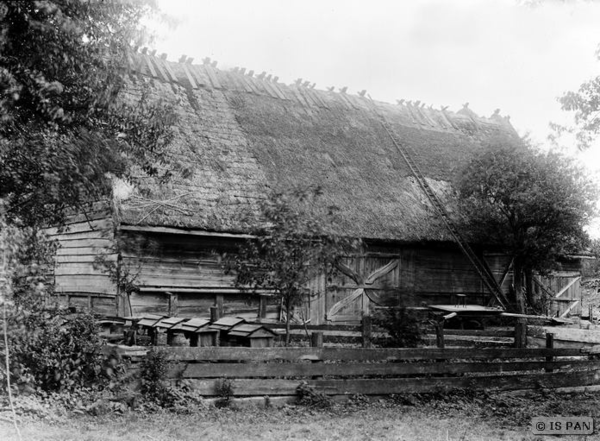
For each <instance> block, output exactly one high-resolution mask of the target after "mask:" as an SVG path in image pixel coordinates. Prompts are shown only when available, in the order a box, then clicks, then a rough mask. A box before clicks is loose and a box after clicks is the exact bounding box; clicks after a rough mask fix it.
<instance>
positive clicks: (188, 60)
mask: <svg viewBox="0 0 600 441" xmlns="http://www.w3.org/2000/svg"><path fill="white" fill-rule="evenodd" d="M192 61H194V57H190V58H188V59H187V60H185V64H192Z"/></svg>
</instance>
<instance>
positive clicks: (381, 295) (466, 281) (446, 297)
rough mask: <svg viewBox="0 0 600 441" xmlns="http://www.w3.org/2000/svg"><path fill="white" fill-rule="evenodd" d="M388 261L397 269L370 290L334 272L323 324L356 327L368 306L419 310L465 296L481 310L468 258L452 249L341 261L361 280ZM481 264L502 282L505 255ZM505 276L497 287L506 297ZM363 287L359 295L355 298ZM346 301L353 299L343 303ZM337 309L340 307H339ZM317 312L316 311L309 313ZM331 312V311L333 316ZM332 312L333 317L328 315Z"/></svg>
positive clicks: (483, 298)
mask: <svg viewBox="0 0 600 441" xmlns="http://www.w3.org/2000/svg"><path fill="white" fill-rule="evenodd" d="M394 260H397V261H398V265H397V266H396V267H395V268H393V269H392V270H391V271H390V272H388V273H387V274H385V275H383V276H381V277H379V278H378V279H377V280H375V281H373V283H372V284H371V285H369V284H363V285H357V284H356V283H355V282H354V280H353V279H352V277H349V276H348V275H347V274H344V273H343V272H339V271H338V272H335V273H334V274H333V275H332V277H330V278H329V279H328V280H327V284H326V287H325V292H326V293H327V294H326V297H325V301H324V303H325V306H324V308H325V310H326V311H328V312H329V314H328V315H327V317H326V318H327V320H330V321H335V322H357V321H359V320H360V318H361V316H362V314H363V313H364V314H368V313H369V312H370V310H371V308H372V307H373V306H389V305H404V306H420V305H421V304H423V303H425V304H436V303H437V304H448V303H451V302H452V301H453V300H454V299H453V296H454V295H455V294H465V295H466V296H467V302H468V303H474V304H481V305H485V304H486V303H487V302H488V300H489V298H490V294H489V293H488V291H487V289H486V288H485V287H484V285H483V282H482V281H481V279H480V278H479V276H478V275H477V273H476V272H475V270H474V269H473V266H472V265H471V263H470V262H469V261H468V259H467V258H466V257H465V256H464V255H463V254H462V253H461V252H460V250H458V249H454V247H452V246H448V247H446V248H426V247H417V246H414V245H404V246H397V247H394V248H392V247H389V248H388V249H387V250H378V251H376V252H372V253H370V254H367V256H366V257H364V258H361V259H346V260H345V261H344V264H345V265H346V266H347V267H349V268H351V269H352V270H353V271H354V272H355V273H356V274H358V275H360V276H361V277H362V278H363V279H366V278H367V277H369V275H373V274H375V273H376V271H377V270H378V269H382V268H384V267H385V266H386V265H388V264H391V263H392V262H393V261H394ZM485 261H486V262H487V264H488V266H489V267H490V269H491V271H492V273H493V274H494V276H495V277H496V280H498V282H500V281H502V277H503V275H504V273H505V270H506V267H507V265H508V263H509V260H508V258H507V257H506V256H505V255H500V254H493V255H488V256H486V257H485ZM511 282H512V277H511V276H510V274H509V275H508V277H506V278H505V280H504V283H503V284H502V288H503V291H504V292H508V287H509V286H510V283H511ZM361 287H363V288H364V290H365V292H364V294H361V295H358V296H356V294H358V293H357V289H358V288H361ZM348 299H353V300H351V301H347V300H348ZM340 306H341V308H340ZM314 311H315V312H317V313H319V314H320V313H321V311H322V309H318V310H314ZM334 311H335V312H334ZM332 312H334V313H333V314H332Z"/></svg>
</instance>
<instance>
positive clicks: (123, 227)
mask: <svg viewBox="0 0 600 441" xmlns="http://www.w3.org/2000/svg"><path fill="white" fill-rule="evenodd" d="M119 230H120V231H143V232H148V233H168V234H187V235H190V236H204V237H223V238H225V237H230V238H232V239H254V238H256V236H253V235H251V234H234V233H218V232H214V231H201V230H185V229H181V228H172V227H150V226H136V225H121V226H119Z"/></svg>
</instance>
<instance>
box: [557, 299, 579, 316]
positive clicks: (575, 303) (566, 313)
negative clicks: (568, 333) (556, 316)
mask: <svg viewBox="0 0 600 441" xmlns="http://www.w3.org/2000/svg"><path fill="white" fill-rule="evenodd" d="M578 304H579V300H574V301H573V303H572V304H571V306H569V307H568V308H567V310H566V311H565V312H563V313H562V314H561V315H560V318H565V317H566V316H567V315H568V314H569V312H571V309H573V308H574V307H575V306H577V305H578Z"/></svg>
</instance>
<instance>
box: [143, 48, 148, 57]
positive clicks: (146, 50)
mask: <svg viewBox="0 0 600 441" xmlns="http://www.w3.org/2000/svg"><path fill="white" fill-rule="evenodd" d="M146 52H148V48H147V47H143V48H142V54H144V55H146Z"/></svg>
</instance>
